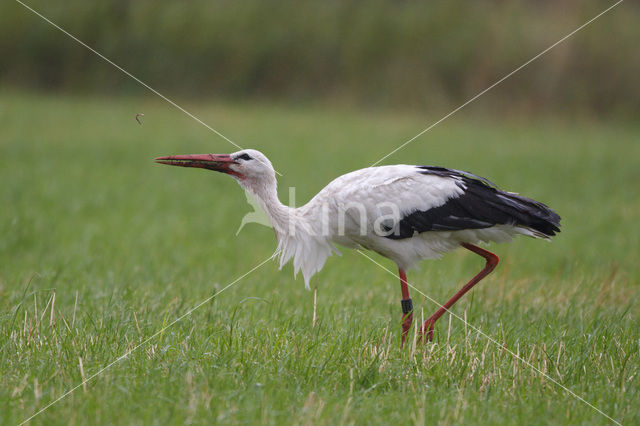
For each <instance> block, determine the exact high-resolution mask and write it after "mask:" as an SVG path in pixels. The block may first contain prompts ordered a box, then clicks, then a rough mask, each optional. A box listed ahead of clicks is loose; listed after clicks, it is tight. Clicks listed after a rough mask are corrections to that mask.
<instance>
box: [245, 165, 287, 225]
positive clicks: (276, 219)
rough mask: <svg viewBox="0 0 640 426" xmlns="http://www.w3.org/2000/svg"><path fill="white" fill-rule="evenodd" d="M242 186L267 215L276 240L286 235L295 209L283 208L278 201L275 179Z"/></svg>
mask: <svg viewBox="0 0 640 426" xmlns="http://www.w3.org/2000/svg"><path fill="white" fill-rule="evenodd" d="M241 184H242V183H241ZM242 186H244V187H245V189H247V190H248V191H249V192H250V193H251V194H252V195H253V196H254V198H255V199H256V201H257V202H258V204H260V207H262V209H263V210H264V212H265V213H266V214H267V217H268V218H269V222H271V225H272V226H273V228H274V229H275V231H276V234H277V236H278V238H280V237H281V236H283V235H286V234H287V233H288V231H289V229H290V225H291V223H290V220H293V216H294V212H295V210H296V209H295V208H292V207H289V206H285V205H284V204H282V203H281V202H280V200H279V199H278V186H277V182H276V179H275V177H274V178H273V179H267V180H261V181H259V182H255V183H254V182H252V183H251V184H250V185H242Z"/></svg>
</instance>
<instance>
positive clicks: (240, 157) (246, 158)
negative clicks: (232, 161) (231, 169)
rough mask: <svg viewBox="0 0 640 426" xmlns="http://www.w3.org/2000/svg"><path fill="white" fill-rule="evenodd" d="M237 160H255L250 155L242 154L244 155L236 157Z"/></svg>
mask: <svg viewBox="0 0 640 426" xmlns="http://www.w3.org/2000/svg"><path fill="white" fill-rule="evenodd" d="M236 160H244V161H249V160H253V158H251V156H250V155H249V154H242V155H238V156H237V157H236Z"/></svg>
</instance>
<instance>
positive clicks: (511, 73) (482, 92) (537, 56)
mask: <svg viewBox="0 0 640 426" xmlns="http://www.w3.org/2000/svg"><path fill="white" fill-rule="evenodd" d="M623 1H624V0H618V1H617V2H616V3H614V4H613V5H611V6H609V7H608V8H607V9H605V10H604V11H602V12H600V13H599V14H597V15H596V16H594V17H593V18H591V19H590V20H588V21H587V22H585V23H584V24H582V25H580V26H579V27H578V28H576V29H575V30H573V31H571V32H570V33H569V34H567V35H566V36H564V37H562V38H561V39H560V40H558V41H556V42H555V43H553V44H552V45H551V46H549V47H547V48H546V49H544V50H543V51H542V52H540V53H538V54H537V55H536V56H534V57H533V58H531V59H529V60H528V61H527V62H525V63H524V64H522V65H520V66H519V67H518V68H516V69H514V70H513V71H511V72H510V73H509V74H507V75H505V76H504V77H502V78H501V79H500V80H498V81H496V82H495V83H493V84H492V85H491V86H489V87H487V88H486V89H484V90H483V91H481V92H480V93H478V94H477V95H475V96H474V97H472V98H471V99H469V100H468V101H466V102H465V103H463V104H462V105H460V106H459V107H457V108H456V109H454V110H453V111H451V112H449V113H448V114H447V115H445V116H444V117H442V118H441V119H440V120H438V121H436V122H435V123H433V124H431V125H430V126H429V127H427V128H426V129H424V130H422V131H421V132H420V133H418V134H417V135H415V136H414V137H412V138H411V139H409V140H407V141H406V142H404V143H403V144H402V145H400V146H399V147H397V148H396V149H394V150H393V151H391V152H390V153H388V154H387V155H385V156H384V157H382V158H380V159H379V160H378V161H376V162H375V163H373V164H372V165H371V166H369V167H373V166H377V165H378V164H380V163H381V162H383V161H384V160H386V159H387V158H389V157H391V156H392V155H393V154H395V153H396V152H398V151H400V150H401V149H403V148H404V147H406V146H407V145H409V144H410V143H411V142H413V141H415V140H416V139H418V138H419V137H420V136H422V135H424V134H425V133H427V132H428V131H429V130H431V129H433V128H434V127H436V126H437V125H438V124H440V123H442V122H443V121H444V120H446V119H447V118H449V117H451V116H452V115H453V114H455V113H456V112H458V111H460V110H461V109H462V108H464V107H466V106H467V105H469V104H470V103H472V102H473V101H475V100H476V99H478V98H479V97H480V96H482V95H484V94H485V93H487V92H488V91H490V90H491V89H493V88H494V87H496V86H497V85H499V84H500V83H502V82H503V81H505V80H506V79H508V78H509V77H511V76H512V75H514V74H515V73H517V72H518V71H520V70H522V69H523V68H524V67H526V66H527V65H529V64H530V63H532V62H533V61H535V60H536V59H538V58H540V57H541V56H543V55H545V54H546V53H547V52H549V51H550V50H551V49H553V48H554V47H556V46H557V45H559V44H561V43H562V42H564V41H565V40H567V39H568V38H569V37H571V36H573V35H574V34H575V33H577V32H578V31H580V30H582V29H583V28H584V27H586V26H587V25H589V24H591V23H592V22H593V21H595V20H596V19H598V18H600V17H601V16H602V15H604V14H605V13H607V12H609V11H610V10H611V9H613V8H614V7H616V6H618V5H619V4H620V3H622V2H623Z"/></svg>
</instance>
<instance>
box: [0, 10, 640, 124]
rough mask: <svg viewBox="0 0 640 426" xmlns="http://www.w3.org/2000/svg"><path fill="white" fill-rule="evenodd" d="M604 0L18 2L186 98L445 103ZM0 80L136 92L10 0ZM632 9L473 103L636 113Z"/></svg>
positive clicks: (1, 38) (637, 30) (635, 14)
mask: <svg viewBox="0 0 640 426" xmlns="http://www.w3.org/2000/svg"><path fill="white" fill-rule="evenodd" d="M612 3H613V2H610V1H602V0H587V1H573V0H571V1H567V0H563V1H464V0H447V1H442V0H437V1H390V0H373V1H356V0H325V1H294V0H281V1H274V2H272V1H262V0H245V1H240V2H238V1H232V0H218V1H210V0H207V1H205V0H192V1H167V0H136V1H129V0H102V1H99V2H87V1H82V0H68V1H65V2H50V1H44V0H30V1H29V2H27V4H29V5H31V6H33V7H34V8H35V9H36V10H38V11H40V12H41V13H43V14H44V15H45V16H47V17H49V18H50V19H51V20H53V21H54V22H56V23H57V24H59V25H60V26H62V27H63V28H65V29H66V30H68V31H69V32H70V33H72V34H74V35H76V36H77V37H79V38H80V39H81V40H83V41H85V42H86V43H87V44H89V45H90V46H92V47H93V48H95V49H96V50H98V51H99V52H101V53H103V54H104V55H105V56H107V57H108V58H110V59H112V60H113V61H115V62H116V63H117V64H119V65H121V66H123V67H124V68H125V69H127V70H128V71H130V72H132V73H133V74H134V75H137V76H140V77H141V78H142V79H143V80H144V81H146V82H147V83H149V84H150V85H151V86H154V87H157V88H162V89H163V90H166V91H168V92H169V93H171V94H173V95H179V96H181V97H192V98H206V99H212V98H216V99H220V98H226V99H229V98H232V99H237V98H244V99H246V98H256V97H257V98H263V99H264V98H266V99H278V100H287V101H313V102H318V101H334V102H346V103H350V104H357V105H359V106H362V105H366V106H369V107H373V106H375V107H382V108H394V109H395V108H415V109H419V110H421V111H429V110H430V109H437V110H440V109H446V108H449V107H454V106H457V105H458V104H460V103H462V102H463V101H465V100H466V99H468V98H470V97H471V96H472V95H474V94H476V93H477V92H479V91H481V90H483V89H484V88H486V87H487V86H489V85H490V84H491V83H493V82H494V81H496V80H497V79H498V78H500V77H502V76H503V75H504V74H506V73H507V72H509V71H511V70H513V69H514V68H516V67H517V66H519V65H520V64H522V63H523V62H525V61H526V60H528V59H530V58H531V57H532V56H534V55H535V54H537V53H538V52H540V51H541V50H543V49H544V48H546V47H548V46H549V45H551V44H552V43H553V42H555V41H557V40H558V39H560V38H561V37H562V36H564V35H566V34H568V33H569V32H570V31H571V30H573V29H575V28H577V27H578V26H579V25H581V24H582V23H584V22H585V21H587V20H588V19H590V18H592V17H593V16H595V15H596V14H597V13H599V12H600V11H602V10H603V9H605V8H606V7H607V6H609V5H611V4H612ZM0 17H1V18H0V19H1V21H0V22H2V25H0V57H2V58H3V60H2V62H1V64H0V84H2V85H5V86H6V85H10V86H20V87H27V88H38V89H47V90H64V91H69V90H71V91H75V92H81V91H90V92H92V93H96V92H98V93H108V94H113V93H114V92H117V93H129V94H131V93H137V92H139V91H140V90H143V89H141V88H140V87H139V86H138V85H137V84H136V83H135V82H134V81H132V80H131V79H129V78H127V77H125V76H123V75H122V74H120V73H117V72H114V70H113V69H112V68H111V67H110V66H108V65H107V64H105V63H104V62H102V61H99V60H97V58H96V57H95V56H94V55H92V54H91V53H89V52H88V51H87V50H86V49H83V48H80V47H79V46H78V45H77V44H76V43H75V42H72V41H71V40H70V39H68V38H67V37H66V36H65V35H63V34H61V33H59V32H57V31H53V30H52V28H51V27H50V26H49V25H46V24H45V23H44V22H43V21H41V20H40V18H38V17H36V16H34V15H32V14H31V13H30V12H27V11H26V10H25V9H24V8H23V7H22V6H20V5H19V4H18V3H16V2H14V1H4V2H2V3H1V4H0ZM639 22H640V7H639V5H638V3H637V2H631V1H627V2H625V3H623V5H622V7H619V8H618V10H614V11H612V13H610V14H608V15H607V16H606V18H604V19H602V20H600V21H596V22H595V23H593V24H592V25H591V26H589V27H588V30H585V31H583V32H581V33H579V34H578V35H577V36H575V37H573V38H572V39H571V40H570V41H568V42H566V43H564V44H562V45H560V46H558V47H557V48H556V49H554V50H553V51H552V52H551V53H549V54H548V55H547V56H545V58H544V60H541V61H538V62H537V63H535V64H534V65H532V66H530V67H528V68H526V69H525V70H523V71H522V72H521V73H520V74H519V75H518V78H517V79H514V81H510V82H508V83H506V84H505V85H504V86H502V87H503V89H502V90H500V91H499V93H497V94H495V95H493V96H492V97H491V100H487V101H485V104H484V105H485V108H489V107H494V109H495V110H497V111H504V110H509V111H511V112H513V111H514V109H515V110H517V111H520V112H522V113H527V114H530V113H532V112H553V113H556V112H561V113H564V114H576V113H583V114H584V113H592V114H596V115H607V116H608V115H612V114H617V115H624V116H636V115H637V114H638V112H639V111H640V85H639V84H638V76H639V75H640V54H638V52H637V49H636V47H637V44H638V40H640V25H639Z"/></svg>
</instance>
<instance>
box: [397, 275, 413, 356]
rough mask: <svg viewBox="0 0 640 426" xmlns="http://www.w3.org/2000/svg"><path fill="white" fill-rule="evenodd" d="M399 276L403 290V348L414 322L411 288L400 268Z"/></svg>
mask: <svg viewBox="0 0 640 426" xmlns="http://www.w3.org/2000/svg"><path fill="white" fill-rule="evenodd" d="M398 275H400V289H401V290H402V300H401V301H400V303H401V304H402V346H404V339H405V338H406V337H407V333H409V329H410V328H411V323H412V322H413V303H412V302H411V297H410V296H409V286H408V285H407V274H406V273H405V272H404V271H403V270H402V269H401V268H398Z"/></svg>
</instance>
